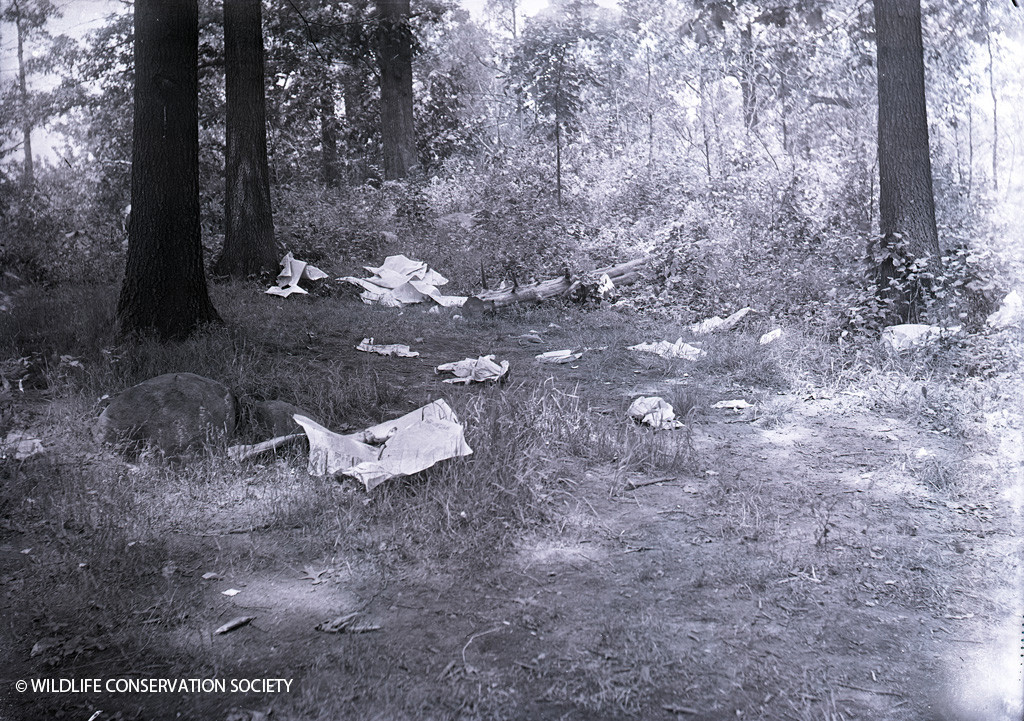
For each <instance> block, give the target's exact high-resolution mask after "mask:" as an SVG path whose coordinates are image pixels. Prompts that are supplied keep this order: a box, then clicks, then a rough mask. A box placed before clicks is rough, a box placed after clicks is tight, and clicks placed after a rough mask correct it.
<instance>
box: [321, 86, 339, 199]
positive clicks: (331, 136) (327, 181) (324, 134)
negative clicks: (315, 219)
mask: <svg viewBox="0 0 1024 721" xmlns="http://www.w3.org/2000/svg"><path fill="white" fill-rule="evenodd" d="M334 103H335V100H334V78H333V77H332V76H331V75H330V70H328V72H327V74H326V75H325V77H324V80H323V88H322V89H321V91H320V174H321V175H322V176H323V181H324V185H326V186H327V187H328V188H333V187H336V186H337V185H338V179H339V174H338V117H337V114H336V113H335V110H334Z"/></svg>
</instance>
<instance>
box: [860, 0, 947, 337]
mask: <svg viewBox="0 0 1024 721" xmlns="http://www.w3.org/2000/svg"><path fill="white" fill-rule="evenodd" d="M874 3H875V38H876V44H877V51H878V178H879V215H880V224H881V241H880V244H881V250H882V251H883V252H882V258H881V259H880V262H879V263H878V266H877V269H876V272H877V281H878V287H879V292H880V294H881V295H882V297H883V298H885V299H887V300H889V301H890V302H891V304H892V312H893V315H894V318H895V319H898V320H902V321H904V322H905V321H908V320H910V319H912V318H913V317H914V316H916V315H917V314H918V313H919V311H920V310H921V303H922V301H923V299H924V297H925V294H926V293H927V290H928V282H927V272H924V273H922V272H915V270H914V265H915V263H916V264H917V265H918V268H917V269H916V270H917V271H920V270H922V268H921V267H920V266H921V265H922V260H923V259H925V258H927V259H928V260H927V261H925V262H924V263H923V265H924V268H923V270H925V271H927V270H934V268H935V267H937V264H938V262H939V240H938V233H937V231H936V227H935V199H934V194H933V192H932V166H931V156H930V154H929V147H928V115H927V110H926V106H925V94H924V50H923V44H922V40H921V2H920V0H874Z"/></svg>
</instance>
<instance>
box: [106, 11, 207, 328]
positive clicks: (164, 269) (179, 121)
mask: <svg viewBox="0 0 1024 721" xmlns="http://www.w3.org/2000/svg"><path fill="white" fill-rule="evenodd" d="M134 29H135V40H134V43H135V57H134V64H135V90H134V104H135V109H134V129H133V131H132V182H131V185H132V195H131V198H132V213H131V219H130V220H129V222H128V259H127V265H126V268H125V277H124V282H123V283H122V285H121V295H120V298H119V299H118V304H117V319H118V323H119V325H120V330H121V332H122V333H126V334H131V333H139V332H142V333H148V332H155V333H156V334H157V335H158V336H159V337H160V338H161V339H165V340H174V339H181V338H184V337H186V336H188V335H189V334H190V333H191V332H192V331H193V330H195V329H196V328H197V327H198V326H200V325H201V324H203V323H207V322H211V321H218V320H220V318H219V316H218V315H217V311H216V310H215V309H214V307H213V304H212V303H211V302H210V297H209V295H208V293H207V288H206V277H205V275H204V273H203V246H202V243H201V242H200V233H201V230H200V225H199V124H198V85H199V73H198V59H199V5H198V0H136V3H135V18H134Z"/></svg>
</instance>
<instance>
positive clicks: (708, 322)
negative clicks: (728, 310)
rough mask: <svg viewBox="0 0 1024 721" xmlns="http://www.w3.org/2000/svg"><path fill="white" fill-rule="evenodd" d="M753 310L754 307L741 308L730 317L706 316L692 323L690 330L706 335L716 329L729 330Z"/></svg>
mask: <svg viewBox="0 0 1024 721" xmlns="http://www.w3.org/2000/svg"><path fill="white" fill-rule="evenodd" d="M753 311H754V309H753V308H740V309H739V310H738V311H736V312H735V313H733V314H732V315H730V316H729V317H728V318H719V317H718V316H717V315H716V316H714V317H712V318H705V319H704V320H702V321H700V322H699V323H694V324H693V325H691V326H690V332H692V333H696V334H697V335H704V334H706V333H712V332H714V331H716V330H729V329H730V328H732V327H733V326H735V325H736V324H737V323H739V322H740V321H741V320H743V318H744V316H746V315H747V313H752V312H753Z"/></svg>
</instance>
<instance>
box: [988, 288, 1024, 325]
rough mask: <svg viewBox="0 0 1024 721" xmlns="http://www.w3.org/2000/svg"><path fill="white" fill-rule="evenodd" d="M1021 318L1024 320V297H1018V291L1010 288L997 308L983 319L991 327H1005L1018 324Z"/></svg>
mask: <svg viewBox="0 0 1024 721" xmlns="http://www.w3.org/2000/svg"><path fill="white" fill-rule="evenodd" d="M1022 320H1024V299H1022V298H1021V297H1020V293H1018V292H1017V291H1016V290H1011V291H1010V292H1009V293H1008V294H1007V295H1006V297H1005V298H1003V302H1002V304H1001V305H1000V306H999V310H997V311H996V312H995V313H992V314H991V315H989V317H988V318H986V319H985V323H987V324H988V325H990V326H992V327H993V328H1006V327H1008V326H1011V325H1018V324H1020V322H1021V321H1022Z"/></svg>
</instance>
